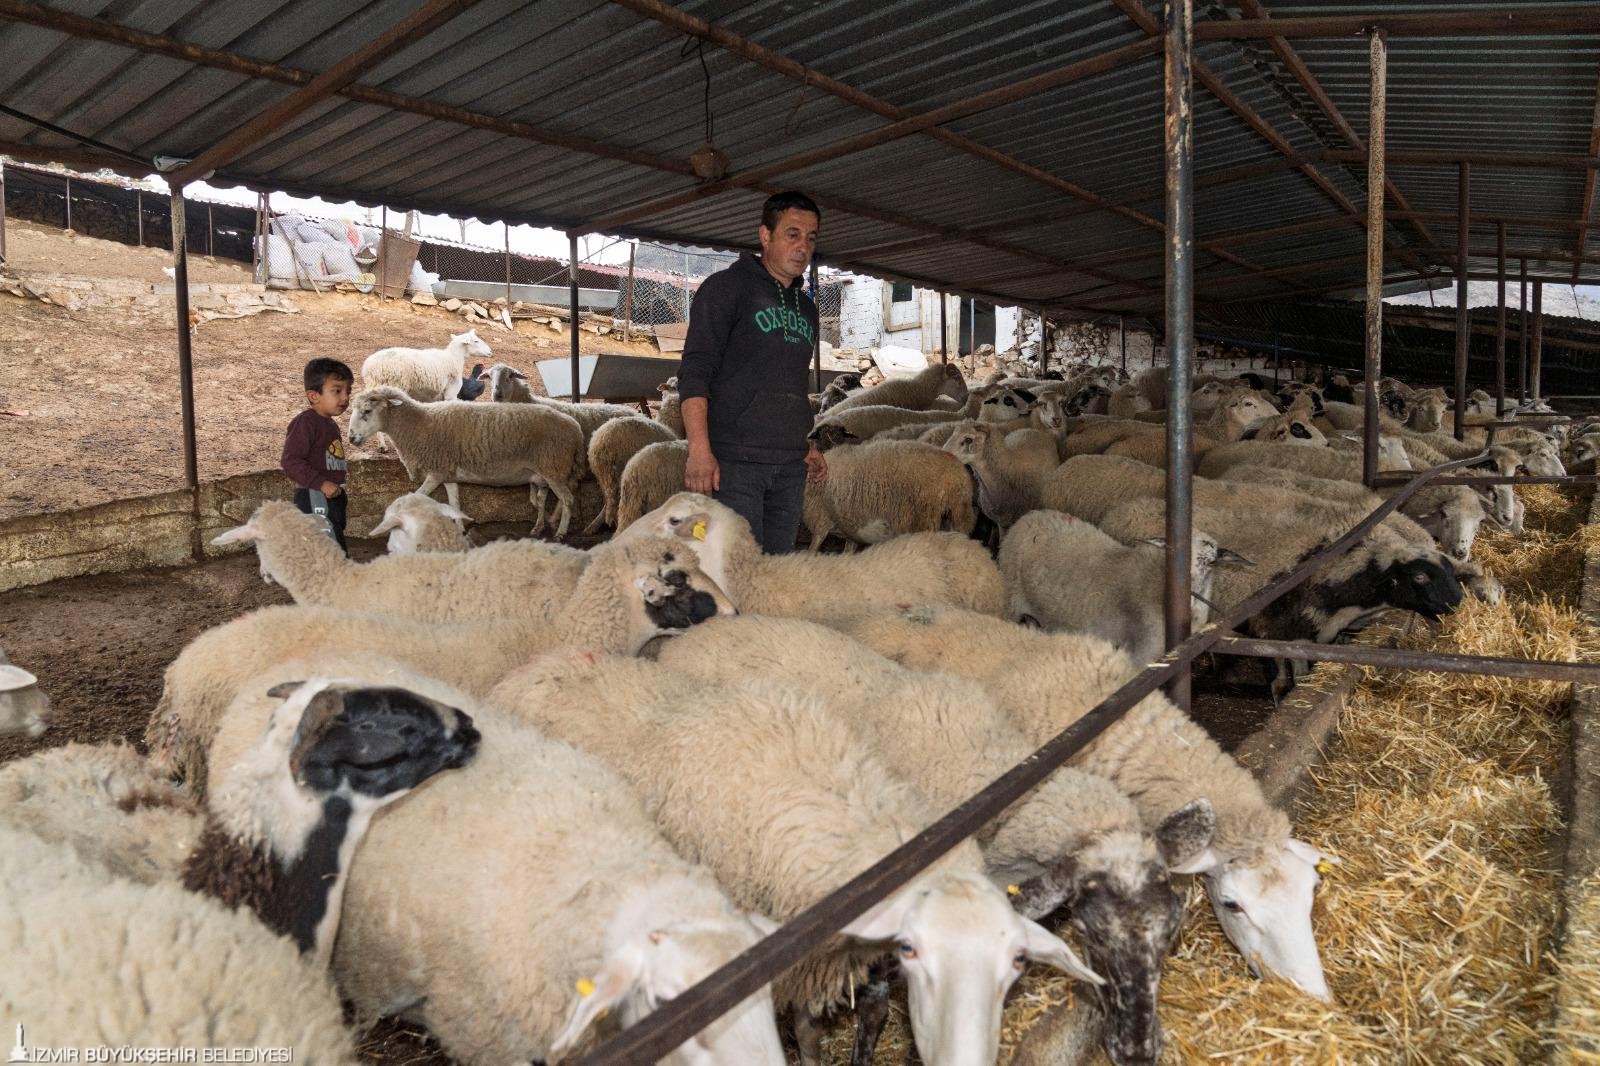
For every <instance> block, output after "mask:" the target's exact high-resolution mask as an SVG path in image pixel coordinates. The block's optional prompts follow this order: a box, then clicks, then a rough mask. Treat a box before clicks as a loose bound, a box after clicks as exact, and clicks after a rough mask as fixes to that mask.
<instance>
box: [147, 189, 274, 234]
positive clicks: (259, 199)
mask: <svg viewBox="0 0 1600 1066" xmlns="http://www.w3.org/2000/svg"><path fill="white" fill-rule="evenodd" d="M256 202H257V203H258V204H259V203H260V202H261V197H259V196H257V197H256ZM133 213H134V218H135V224H136V226H137V228H138V241H139V247H140V248H143V247H144V193H143V192H142V191H140V190H137V189H136V190H134V194H133Z"/></svg>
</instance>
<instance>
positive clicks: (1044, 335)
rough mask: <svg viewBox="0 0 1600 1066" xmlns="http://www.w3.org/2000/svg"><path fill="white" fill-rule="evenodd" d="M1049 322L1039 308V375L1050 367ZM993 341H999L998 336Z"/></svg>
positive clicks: (1041, 375)
mask: <svg viewBox="0 0 1600 1066" xmlns="http://www.w3.org/2000/svg"><path fill="white" fill-rule="evenodd" d="M1049 340H1050V323H1049V322H1047V321H1045V317H1044V309H1043V308H1040V309H1039V376H1040V377H1044V372H1045V371H1046V370H1049V369H1050V345H1049V343H1048V342H1049ZM995 343H996V344H999V343H1000V338H999V337H996V338H995Z"/></svg>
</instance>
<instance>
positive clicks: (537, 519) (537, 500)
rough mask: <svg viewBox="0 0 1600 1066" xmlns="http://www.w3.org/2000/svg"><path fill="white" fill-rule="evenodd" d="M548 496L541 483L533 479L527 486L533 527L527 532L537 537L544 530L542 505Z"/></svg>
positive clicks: (548, 493)
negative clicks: (531, 504) (531, 507)
mask: <svg viewBox="0 0 1600 1066" xmlns="http://www.w3.org/2000/svg"><path fill="white" fill-rule="evenodd" d="M549 498H550V492H549V490H548V489H546V488H545V487H544V485H543V484H541V483H539V482H537V481H535V482H533V483H532V484H530V485H529V486H528V499H529V500H530V501H532V503H533V528H532V529H530V530H529V531H528V532H529V533H530V534H531V535H532V536H535V537H537V536H538V535H539V534H540V533H543V532H544V505H545V501H546V500H547V499H549Z"/></svg>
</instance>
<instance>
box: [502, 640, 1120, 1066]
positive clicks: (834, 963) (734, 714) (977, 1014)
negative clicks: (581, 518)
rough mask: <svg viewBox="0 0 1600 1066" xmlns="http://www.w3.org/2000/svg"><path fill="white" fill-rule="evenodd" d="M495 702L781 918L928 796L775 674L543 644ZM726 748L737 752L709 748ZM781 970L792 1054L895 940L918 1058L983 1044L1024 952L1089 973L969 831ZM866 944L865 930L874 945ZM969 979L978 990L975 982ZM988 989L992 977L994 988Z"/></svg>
mask: <svg viewBox="0 0 1600 1066" xmlns="http://www.w3.org/2000/svg"><path fill="white" fill-rule="evenodd" d="M492 699H493V701H494V702H495V704H496V705H498V706H500V707H503V708H505V709H507V710H508V711H511V712H512V713H514V714H516V715H517V716H519V717H520V718H522V719H523V720H525V721H527V722H528V723H529V724H531V725H533V726H535V727H536V728H538V729H539V730H541V731H542V732H544V733H546V734H547V735H549V736H552V737H555V738H558V739H561V740H564V741H566V742H567V743H570V744H573V745H574V746H575V747H577V748H579V749H580V750H583V751H586V752H588V753H590V754H591V755H594V756H596V757H597V758H599V759H600V760H601V761H602V762H604V763H606V764H607V765H608V766H610V767H611V768H612V769H613V770H615V771H616V772H617V773H619V774H621V775H622V776H623V777H624V778H625V779H626V780H627V781H628V782H629V783H630V784H632V785H633V786H634V788H636V789H638V791H639V793H640V797H641V798H642V799H643V800H644V803H645V806H646V808H647V809H648V810H649V811H650V813H651V814H652V815H653V816H654V817H655V820H656V824H657V825H658V826H659V827H660V829H661V831H662V833H663V834H664V835H665V836H666V837H667V839H668V840H670V841H671V842H672V843H673V845H674V846H675V847H677V848H678V850H679V851H680V853H683V854H686V855H692V856H694V857H695V858H696V859H698V860H699V861H701V862H703V863H705V864H706V865H707V866H708V867H710V868H711V869H712V871H713V872H714V873H715V874H716V876H717V879H718V881H719V882H720V883H721V884H722V886H723V887H724V888H725V889H726V890H727V891H728V893H729V894H730V896H732V898H733V900H734V902H735V903H737V904H739V905H741V906H745V907H748V908H750V909H751V910H754V911H757V912H759V913H762V914H764V915H766V916H767V917H768V918H771V919H773V920H775V921H786V920H788V919H790V918H793V917H794V916H795V915H797V914H799V913H800V912H801V911H803V910H804V909H805V908H806V907H808V906H810V905H811V904H813V903H815V902H816V901H817V900H818V899H820V898H822V896H824V895H825V894H827V893H828V892H829V891H830V890H832V889H833V888H836V887H838V886H839V885H842V884H844V883H845V882H846V881H848V880H850V879H851V878H852V877H854V876H856V875H857V874H859V873H861V872H862V871H863V870H865V869H866V868H867V867H869V866H871V865H872V864H873V863H874V862H876V861H877V860H878V859H880V858H882V857H883V856H884V855H885V854H887V853H888V852H889V851H891V850H893V849H894V848H895V847H897V846H898V845H899V844H901V843H902V842H904V841H905V840H907V839H908V838H909V837H910V836H911V835H912V834H914V833H915V832H916V831H917V830H918V829H920V828H921V827H923V826H925V825H927V824H930V823H931V822H932V821H933V820H934V818H935V817H936V815H937V812H936V811H935V810H934V809H933V808H931V807H930V806H929V804H928V803H927V801H926V800H925V799H924V798H923V797H922V796H921V795H920V794H919V793H918V792H917V791H916V790H915V789H913V788H911V787H910V786H909V785H907V784H905V783H903V782H902V781H900V780H899V779H898V778H897V777H895V776H894V775H893V774H892V773H890V772H889V770H888V768H887V767H886V766H885V765H884V764H883V763H882V762H881V761H880V760H879V759H878V758H877V757H876V756H875V755H874V754H873V753H872V751H871V750H870V749H869V748H868V747H867V746H866V745H864V744H863V743H861V741H859V740H858V739H857V738H856V737H854V736H853V735H851V734H850V733H848V732H847V731H845V730H841V729H839V728H838V724H837V719H836V718H834V717H833V716H831V715H829V714H827V713H825V712H824V711H823V710H822V709H821V708H820V707H819V706H818V704H817V702H816V701H815V700H813V699H810V698H808V697H805V696H803V695H801V694H799V693H795V692H793V691H792V690H785V689H780V688H777V687H775V686H771V685H764V684H758V683H744V684H739V685H730V686H724V687H709V686H705V685H699V686H697V687H696V688H695V689H694V690H693V691H692V692H689V693H688V694H684V692H683V688H682V685H681V683H679V682H674V680H673V675H672V673H671V671H667V670H665V669H663V668H662V667H659V666H657V665H655V664H652V663H648V662H643V661H639V660H628V659H614V658H613V659H599V660H595V659H593V658H592V657H586V656H570V655H569V656H562V657H554V656H552V657H547V658H546V659H544V660H540V661H538V662H535V663H533V664H531V665H530V666H528V667H526V668H524V669H523V670H521V671H519V672H518V673H516V674H513V675H512V676H511V677H508V678H507V679H506V680H505V681H504V682H503V683H502V684H501V685H500V686H499V687H498V688H497V689H496V690H495V691H494V693H493V696H492ZM730 745H732V749H737V753H736V754H722V755H719V754H718V753H719V752H723V753H727V752H730V751H731V750H732V749H730V747H729V746H730ZM840 932H841V934H842V935H843V937H845V938H846V940H845V941H844V942H840V941H834V942H832V943H831V944H829V945H827V946H824V947H822V948H820V949H818V950H816V951H814V952H812V953H811V954H810V955H809V956H807V958H806V959H804V960H802V961H801V962H800V963H799V964H798V965H796V966H795V967H793V968H791V969H790V970H789V971H788V972H787V973H785V974H784V975H782V976H781V977H779V978H778V980H777V983H776V985H775V987H774V990H773V995H774V999H775V1000H776V1001H777V1003H778V1004H779V1006H780V1009H782V1008H792V1009H793V1010H794V1014H795V1029H796V1035H797V1037H798V1038H799V1045H800V1056H801V1062H802V1063H806V1064H808V1066H814V1064H816V1063H817V1062H819V1061H820V1060H819V1050H820V1048H819V1037H820V1032H819V1030H818V1026H817V1024H816V1019H817V1017H818V1016H819V1015H821V1014H822V1013H824V1012H825V1011H828V1010H830V1009H832V1008H834V1007H836V1006H838V1005H840V1004H841V1003H842V1002H843V1001H844V1000H845V998H846V996H847V995H848V993H849V992H850V990H851V989H852V988H854V986H855V984H856V982H857V981H858V980H859V979H860V977H861V976H862V975H863V974H864V972H865V969H866V966H867V964H868V963H870V962H872V961H874V960H876V959H878V958H880V957H881V956H882V955H883V954H884V951H885V946H883V945H882V942H883V941H886V940H893V941H894V942H895V945H896V948H897V951H898V955H899V958H900V965H901V967H902V968H903V969H904V970H905V971H906V972H907V975H908V979H909V983H910V994H911V1026H912V1032H913V1035H914V1037H915V1040H916V1044H917V1048H918V1051H919V1052H920V1053H921V1056H922V1060H923V1061H924V1062H927V1063H929V1064H930V1066H941V1064H946V1063H955V1062H990V1061H993V1059H994V1057H995V1054H996V1052H997V1050H998V1046H999V1036H1000V1004H1001V1000H1002V999H1003V997H1004V992H1005V990H1006V989H1007V988H1008V987H1009V986H1010V985H1011V983H1012V982H1013V981H1014V980H1015V979H1016V977H1017V976H1018V975H1019V974H1020V973H1021V971H1022V970H1023V969H1024V968H1025V967H1026V965H1027V962H1028V960H1029V959H1032V960H1034V961H1036V962H1043V963H1046V964H1048V965H1052V966H1056V967H1057V968H1060V969H1063V970H1065V971H1067V972H1068V973H1071V974H1073V975H1074V976H1076V977H1078V978H1080V979H1082V980H1087V981H1090V982H1094V983H1100V981H1101V978H1100V977H1099V976H1098V975H1096V974H1095V973H1094V972H1093V971H1092V970H1090V969H1089V968H1088V967H1087V966H1085V965H1084V964H1083V963H1082V962H1081V961H1079V960H1078V958H1077V956H1076V955H1074V954H1073V953H1072V951H1071V949H1070V948H1068V947H1067V945H1066V944H1065V943H1063V942H1062V941H1061V940H1060V939H1059V938H1057V937H1056V936H1054V935H1053V934H1051V933H1050V932H1048V931H1047V930H1045V929H1044V927H1042V926H1040V925H1038V924H1037V923H1035V922H1033V921H1031V920H1030V919H1026V918H1023V917H1022V916H1020V915H1018V914H1017V913H1016V912H1015V911H1014V910H1013V909H1012V907H1011V905H1010V903H1008V902H1007V900H1006V896H1005V894H1004V893H1003V892H1002V891H1000V890H999V889H998V888H996V887H995V886H994V885H993V884H992V883H991V882H990V881H989V879H988V877H987V876H986V874H985V873H984V869H983V864H982V859H981V858H980V857H979V854H978V849H977V846H976V845H975V844H973V843H972V842H970V841H968V842H966V843H963V844H961V845H958V846H957V847H956V848H955V849H954V850H953V851H951V852H950V853H949V854H947V855H946V856H945V857H944V858H942V859H941V860H940V861H939V862H938V863H936V864H935V865H934V866H933V867H931V868H930V869H929V870H927V871H924V873H923V874H922V875H921V876H920V877H918V878H917V879H916V880H914V881H913V882H912V883H911V884H910V885H908V886H906V887H904V888H901V889H900V890H899V891H897V892H895V893H894V894H893V895H891V896H890V897H889V898H888V899H887V900H885V901H883V902H881V903H880V904H878V905H877V906H876V907H874V908H872V909H871V910H869V911H868V912H867V913H866V914H865V915H863V916H862V917H860V918H857V919H856V920H855V921H852V922H851V923H850V924H848V925H846V926H845V927H844V928H843V929H842V930H841V931H840ZM874 945H878V946H874ZM979 989H981V991H979ZM997 993H998V994H997Z"/></svg>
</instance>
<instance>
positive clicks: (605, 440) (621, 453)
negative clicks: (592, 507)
mask: <svg viewBox="0 0 1600 1066" xmlns="http://www.w3.org/2000/svg"><path fill="white" fill-rule="evenodd" d="M678 439H679V435H678V434H676V433H674V432H673V431H672V428H671V427H670V426H669V425H667V424H666V423H664V422H659V421H656V420H655V419H650V418H645V417H643V416H641V415H629V416H628V417H627V418H613V419H611V420H610V421H608V422H606V423H604V424H603V425H601V426H600V427H599V428H598V429H596V430H595V431H594V435H593V436H591V437H590V438H589V471H590V473H592V474H593V475H594V479H595V481H597V482H599V483H600V495H601V496H602V497H603V498H604V499H605V506H604V508H603V509H602V510H601V511H600V513H598V514H596V515H595V516H594V521H592V522H590V523H589V525H588V527H587V528H586V529H584V531H583V532H584V535H585V536H590V535H593V534H595V533H598V532H599V531H600V527H601V526H611V527H612V528H621V527H619V526H618V525H617V502H618V499H619V497H620V495H621V492H622V474H623V471H624V470H626V469H627V466H628V462H629V460H631V459H632V458H633V457H634V456H635V455H638V454H639V452H640V451H642V450H644V449H645V448H647V447H649V446H650V445H652V444H657V443H660V442H663V441H669V442H670V441H675V440H678ZM680 484H681V479H680ZM641 513H642V512H641Z"/></svg>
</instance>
